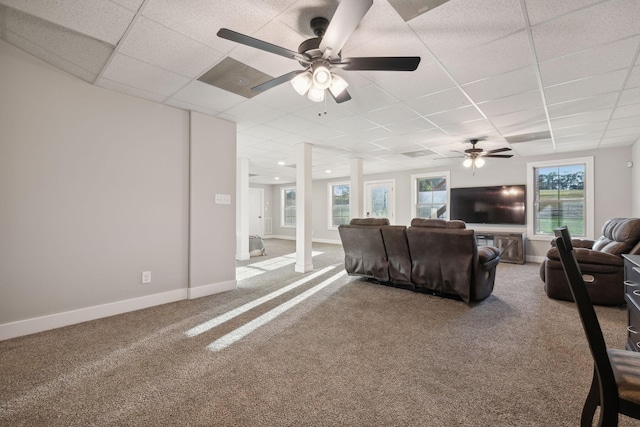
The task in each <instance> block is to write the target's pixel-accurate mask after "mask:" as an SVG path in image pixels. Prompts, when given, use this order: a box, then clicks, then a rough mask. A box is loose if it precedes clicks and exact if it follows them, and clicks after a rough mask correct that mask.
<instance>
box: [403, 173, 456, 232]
mask: <svg viewBox="0 0 640 427" xmlns="http://www.w3.org/2000/svg"><path fill="white" fill-rule="evenodd" d="M441 177H444V178H445V179H446V180H447V215H446V216H445V218H446V219H447V220H448V219H449V214H450V212H451V172H450V171H441V172H425V173H419V174H414V175H411V218H417V217H418V179H420V178H441Z"/></svg>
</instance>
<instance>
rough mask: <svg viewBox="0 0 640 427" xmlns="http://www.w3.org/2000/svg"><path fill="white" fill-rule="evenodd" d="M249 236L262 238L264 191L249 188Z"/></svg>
mask: <svg viewBox="0 0 640 427" xmlns="http://www.w3.org/2000/svg"><path fill="white" fill-rule="evenodd" d="M249 235H250V236H261V237H262V236H264V190H263V189H262V188H249Z"/></svg>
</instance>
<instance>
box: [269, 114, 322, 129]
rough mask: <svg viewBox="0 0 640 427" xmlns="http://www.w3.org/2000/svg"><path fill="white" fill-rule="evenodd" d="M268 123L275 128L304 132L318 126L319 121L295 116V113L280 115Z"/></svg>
mask: <svg viewBox="0 0 640 427" xmlns="http://www.w3.org/2000/svg"><path fill="white" fill-rule="evenodd" d="M266 124H268V125H269V126H272V127H274V128H277V129H282V130H286V131H289V132H302V131H305V130H307V129H311V128H314V127H316V126H318V124H317V123H315V122H312V121H311V120H305V119H303V118H301V117H298V116H294V115H293V114H288V115H286V116H282V117H278V118H277V119H275V120H271V121H269V122H267V123H266Z"/></svg>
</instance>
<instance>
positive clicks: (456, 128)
mask: <svg viewBox="0 0 640 427" xmlns="http://www.w3.org/2000/svg"><path fill="white" fill-rule="evenodd" d="M442 130H443V131H445V132H446V133H447V134H449V135H451V136H454V137H456V138H458V139H465V135H468V134H474V136H476V137H478V136H480V134H482V135H485V136H486V135H489V134H492V133H493V132H494V131H495V129H494V127H493V126H492V125H491V123H490V122H489V121H488V120H487V119H480V120H473V121H470V122H465V123H459V124H455V125H452V126H443V127H442Z"/></svg>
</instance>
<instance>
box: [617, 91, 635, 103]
mask: <svg viewBox="0 0 640 427" xmlns="http://www.w3.org/2000/svg"><path fill="white" fill-rule="evenodd" d="M632 104H640V87H634V88H633V89H626V90H623V91H622V93H621V94H620V101H619V102H618V105H632Z"/></svg>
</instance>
